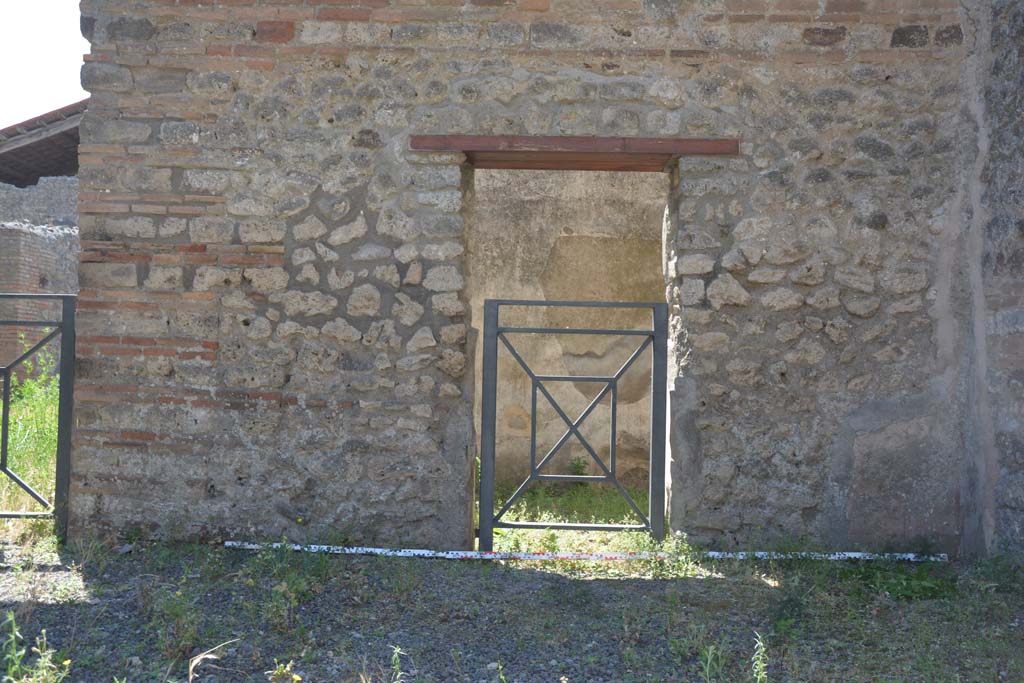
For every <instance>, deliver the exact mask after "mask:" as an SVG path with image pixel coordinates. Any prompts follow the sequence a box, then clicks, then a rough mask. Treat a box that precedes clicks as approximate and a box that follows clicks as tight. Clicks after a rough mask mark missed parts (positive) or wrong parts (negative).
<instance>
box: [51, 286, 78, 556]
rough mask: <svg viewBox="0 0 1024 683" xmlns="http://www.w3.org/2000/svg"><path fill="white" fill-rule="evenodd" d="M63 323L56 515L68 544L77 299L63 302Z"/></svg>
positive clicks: (60, 530)
mask: <svg viewBox="0 0 1024 683" xmlns="http://www.w3.org/2000/svg"><path fill="white" fill-rule="evenodd" d="M61 301H62V304H63V306H62V313H61V322H60V330H61V332H60V399H59V401H60V402H59V404H58V410H57V481H56V488H55V490H54V500H53V512H54V515H55V517H56V520H57V536H58V538H60V540H61V541H62V542H66V541H67V533H68V493H69V489H70V486H71V429H72V426H73V425H74V422H73V420H74V416H73V408H74V403H75V297H73V296H66V297H64V298H63V299H62V300H61Z"/></svg>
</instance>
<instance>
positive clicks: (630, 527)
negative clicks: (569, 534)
mask: <svg viewBox="0 0 1024 683" xmlns="http://www.w3.org/2000/svg"><path fill="white" fill-rule="evenodd" d="M494 526H495V527H500V528H502V529H566V530H568V531H647V530H648V529H650V527H649V526H647V525H646V524H573V523H570V522H563V523H557V522H495V523H494Z"/></svg>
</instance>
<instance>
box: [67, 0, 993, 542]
mask: <svg viewBox="0 0 1024 683" xmlns="http://www.w3.org/2000/svg"><path fill="white" fill-rule="evenodd" d="M1011 4H1012V3H1011ZM82 7H83V13H84V19H83V26H84V27H85V29H86V34H87V37H88V38H89V39H90V40H91V42H92V53H91V55H89V57H88V61H87V63H86V65H85V67H84V68H83V72H82V80H83V85H84V87H85V88H86V89H87V90H89V91H91V93H92V95H93V97H92V100H91V103H90V109H89V112H88V113H87V114H86V118H85V120H84V121H83V124H82V127H81V135H82V143H83V144H82V147H81V173H80V179H81V184H82V186H81V195H80V200H81V203H80V211H81V214H82V219H81V227H82V231H83V239H84V240H85V241H84V243H83V244H84V249H85V251H84V253H83V257H82V261H83V263H82V274H81V275H82V286H83V291H82V317H81V325H80V342H81V343H80V347H79V377H80V380H79V392H78V403H77V407H78V419H79V428H78V430H77V432H76V460H75V471H74V473H73V483H72V487H73V489H72V526H73V529H74V530H77V531H82V530H85V529H89V530H92V531H100V530H104V529H111V530H122V531H123V530H125V529H127V528H131V527H138V528H140V529H142V530H143V531H145V532H147V533H151V534H154V535H187V536H203V535H216V536H222V535H253V536H259V537H265V538H275V537H280V535H282V534H287V535H288V536H290V537H293V538H314V537H317V538H323V537H324V536H325V535H326V534H328V533H330V532H332V531H339V530H340V531H343V532H345V533H346V534H347V535H348V536H349V537H350V538H355V537H358V538H359V539H361V540H366V541H372V542H381V543H392V544H397V543H415V544H419V545H432V546H436V547H442V546H455V545H465V544H467V543H468V542H469V532H470V527H471V514H470V511H471V494H470V481H471V463H472V455H473V452H472V451H473V448H472V445H473V439H472V418H471V404H472V391H473V389H472V387H473V383H472V379H471V377H470V373H468V372H467V365H468V364H467V352H468V351H469V349H468V348H467V340H466V330H467V324H473V322H474V321H473V320H471V319H467V304H468V295H467V293H466V289H465V282H466V280H465V274H466V272H467V267H469V268H471V267H472V266H467V263H466V261H467V258H468V257H467V255H466V253H465V245H466V241H467V237H466V235H467V226H466V223H467V222H469V221H472V220H473V193H472V188H471V179H472V178H471V175H470V174H469V173H467V172H466V171H465V169H463V168H461V167H460V165H461V163H462V161H463V159H462V156H461V155H460V154H431V153H416V152H411V151H409V145H408V136H409V135H410V134H415V133H478V134H537V135H615V136H636V135H647V136H735V137H739V138H740V139H741V140H742V145H741V154H740V155H739V156H738V157H734V158H717V159H716V158H708V159H683V160H682V161H681V162H680V163H679V165H678V168H676V169H673V171H672V173H671V175H670V183H671V190H670V198H671V201H670V202H669V211H668V220H669V224H668V230H669V232H668V234H667V236H666V254H667V256H668V259H669V260H668V266H669V273H670V275H671V276H672V282H671V283H670V286H669V287H668V288H667V296H668V300H669V302H670V303H671V304H672V305H673V314H672V329H673V344H672V355H673V369H672V377H671V378H670V379H672V380H674V381H672V382H670V384H671V385H673V391H672V396H671V410H672V415H671V418H672V419H671V422H672V434H671V446H672V466H671V474H672V479H673V482H672V487H671V505H670V522H671V525H672V527H673V528H674V529H677V530H682V531H686V532H687V533H689V534H691V536H692V537H693V538H695V539H698V540H702V541H709V542H712V543H715V544H719V545H733V544H740V545H747V546H750V545H753V544H757V543H762V542H771V541H773V540H775V539H779V538H794V537H797V538H804V539H808V540H811V541H814V542H818V543H822V544H826V545H829V546H832V547H836V548H840V549H857V548H862V547H864V548H873V547H884V546H902V547H909V546H913V545H916V544H919V543H920V542H928V543H930V544H931V545H932V546H933V547H935V546H938V547H941V548H945V549H951V550H955V549H957V548H958V547H959V546H960V544H961V542H962V541H964V539H963V538H962V534H963V533H967V532H970V533H971V534H973V533H974V531H973V527H970V526H969V525H967V524H966V523H965V522H964V519H965V517H966V516H967V515H966V514H965V510H967V509H968V508H970V507H971V506H972V505H975V504H983V501H981V500H979V499H978V498H977V496H976V491H975V490H974V489H972V488H971V487H969V486H963V481H964V477H965V476H966V475H965V472H967V471H968V470H969V469H970V468H969V467H968V466H967V465H966V464H965V460H968V459H972V458H974V452H973V451H971V450H970V449H968V448H967V447H966V446H965V444H966V443H967V441H968V437H967V436H966V435H965V429H964V425H970V424H972V419H973V418H972V417H971V410H972V409H973V408H972V407H971V404H970V403H969V401H968V400H967V394H968V392H967V388H966V386H967V384H968V381H967V378H968V375H969V368H968V367H967V365H968V364H969V363H968V361H969V359H970V358H971V357H973V356H972V355H971V354H972V347H971V345H970V342H971V339H972V338H973V337H972V332H971V331H972V329H973V328H972V317H971V310H972V308H971V292H972V290H971V284H970V278H969V277H968V271H969V267H970V262H969V260H968V256H969V254H970V252H969V250H968V249H965V246H964V242H963V239H962V235H961V233H962V230H963V227H964V226H963V224H962V217H963V216H962V212H961V211H960V210H959V208H961V207H962V199H963V197H962V196H958V192H957V190H958V188H959V187H961V186H960V185H959V183H960V180H961V174H960V169H961V168H962V165H961V162H962V157H963V153H962V143H961V136H960V134H959V126H960V125H961V124H962V121H961V119H960V118H959V112H960V110H961V107H962V105H963V84H962V83H961V78H960V74H961V69H962V67H963V65H964V63H965V62H964V59H963V58H964V56H965V55H969V54H971V50H972V49H973V43H972V40H973V33H972V32H971V31H969V30H968V31H966V32H965V30H964V28H963V27H962V25H961V21H962V18H961V15H960V9H959V7H958V4H957V3H956V2H955V0H770V1H769V0H704V1H702V2H700V3H670V2H660V1H658V0H626V1H624V2H615V3H601V4H600V6H595V4H594V3H583V2H576V1H575V0H550V1H549V0H518V1H516V2H513V1H512V0H507V1H499V2H477V0H473V2H471V3H462V2H456V3H449V2H443V3H440V2H439V3H430V4H425V5H416V6H409V5H403V4H400V3H397V2H395V3H392V2H391V1H390V0H373V1H372V2H369V1H368V2H366V3H363V4H360V3H359V2H358V1H357V2H354V3H352V4H351V5H345V6H337V5H336V4H335V3H333V2H332V3H328V2H324V3H319V2H313V1H310V2H285V1H282V0H275V1H274V2H266V3H264V2H260V1H257V0H252V1H249V2H237V0H232V1H231V2H223V3H220V2H214V3H212V4H211V5H208V6H203V7H199V6H194V5H193V4H192V3H188V4H187V5H186V4H184V3H181V4H179V3H177V2H170V1H169V0H168V1H161V2H157V1H156V0H152V1H151V2H135V1H132V2H127V1H121V0H85V1H84V2H83V4H82ZM965 33H966V36H965ZM958 202H959V203H958ZM972 462H973V460H972ZM965 496H966V498H965Z"/></svg>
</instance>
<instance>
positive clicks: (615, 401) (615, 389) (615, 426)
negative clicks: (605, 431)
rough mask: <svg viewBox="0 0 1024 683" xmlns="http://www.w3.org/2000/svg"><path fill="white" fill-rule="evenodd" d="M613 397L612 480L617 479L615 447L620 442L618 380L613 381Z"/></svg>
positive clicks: (610, 452)
mask: <svg viewBox="0 0 1024 683" xmlns="http://www.w3.org/2000/svg"><path fill="white" fill-rule="evenodd" d="M611 384H612V392H611V393H612V397H611V413H612V415H611V418H612V419H611V422H612V424H611V433H612V436H611V443H609V444H608V461H609V463H608V464H609V468H608V469H610V470H611V472H612V478H613V479H614V478H615V446H616V444H617V443H618V440H619V434H618V429H619V428H618V424H617V422H618V407H619V383H618V381H617V380H613V381H612V383H611Z"/></svg>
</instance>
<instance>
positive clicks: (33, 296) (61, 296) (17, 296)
mask: <svg viewBox="0 0 1024 683" xmlns="http://www.w3.org/2000/svg"><path fill="white" fill-rule="evenodd" d="M75 298H78V295H77V294H16V293H14V292H0V299H75Z"/></svg>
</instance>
